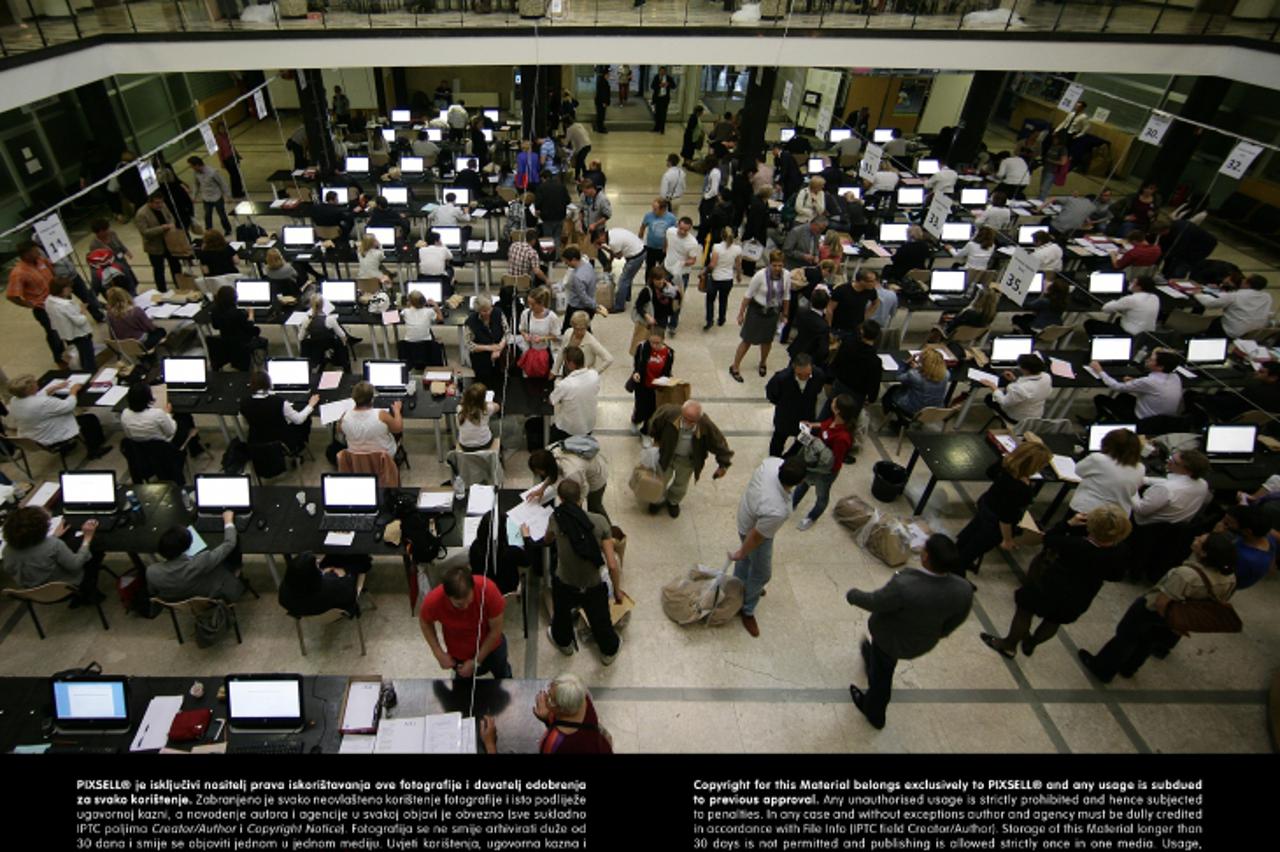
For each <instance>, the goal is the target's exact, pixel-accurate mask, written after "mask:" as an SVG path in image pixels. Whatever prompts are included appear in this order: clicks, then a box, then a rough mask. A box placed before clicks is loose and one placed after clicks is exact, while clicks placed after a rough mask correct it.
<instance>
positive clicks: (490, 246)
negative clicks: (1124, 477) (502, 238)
mask: <svg viewBox="0 0 1280 852" xmlns="http://www.w3.org/2000/svg"><path fill="white" fill-rule="evenodd" d="M480 250H481V251H482V252H484V253H485V254H493V253H495V252H496V251H497V250H498V241H497V240H485V241H484V244H483V245H482V246H481V247H480Z"/></svg>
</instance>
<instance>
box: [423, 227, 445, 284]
mask: <svg viewBox="0 0 1280 852" xmlns="http://www.w3.org/2000/svg"><path fill="white" fill-rule="evenodd" d="M418 272H420V273H422V274H423V275H425V276H428V277H432V278H437V277H444V278H449V279H452V278H453V252H451V251H449V250H448V249H447V248H445V247H444V246H442V245H441V244H440V235H439V234H438V233H436V232H435V231H427V239H426V241H425V242H424V241H423V240H418Z"/></svg>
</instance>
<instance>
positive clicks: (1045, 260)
mask: <svg viewBox="0 0 1280 852" xmlns="http://www.w3.org/2000/svg"><path fill="white" fill-rule="evenodd" d="M1031 240H1032V244H1033V245H1034V246H1035V248H1033V249H1032V250H1031V256H1032V257H1033V258H1035V261H1036V265H1037V266H1038V267H1039V269H1040V271H1041V272H1061V271H1062V246H1060V245H1058V244H1057V243H1055V242H1054V241H1053V237H1051V236H1049V232H1048V231H1036V234H1035V236H1034V237H1032V238H1031Z"/></svg>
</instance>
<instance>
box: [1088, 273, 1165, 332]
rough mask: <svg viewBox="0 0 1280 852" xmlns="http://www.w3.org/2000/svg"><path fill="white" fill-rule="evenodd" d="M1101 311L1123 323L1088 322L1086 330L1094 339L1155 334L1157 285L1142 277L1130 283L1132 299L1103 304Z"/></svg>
mask: <svg viewBox="0 0 1280 852" xmlns="http://www.w3.org/2000/svg"><path fill="white" fill-rule="evenodd" d="M1098 309H1099V310H1100V311H1102V312H1103V313H1104V314H1119V315H1120V319H1119V321H1118V322H1106V321H1105V320H1094V319H1091V320H1085V324H1084V330H1085V331H1086V332H1088V333H1089V334H1090V335H1091V336H1093V335H1099V334H1102V335H1106V334H1128V335H1131V336H1132V335H1138V334H1144V333H1149V332H1152V331H1155V330H1156V324H1157V323H1158V322H1159V318H1160V297H1159V296H1157V295H1156V294H1155V282H1154V281H1153V280H1152V279H1151V278H1150V277H1148V276H1143V277H1141V278H1135V279H1133V280H1132V281H1130V282H1129V295H1127V296H1121V297H1120V298H1119V299H1113V300H1111V301H1110V302H1104V303H1103V304H1102V305H1101V306H1100V307H1099V308H1098Z"/></svg>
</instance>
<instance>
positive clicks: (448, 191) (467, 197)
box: [440, 186, 471, 207]
mask: <svg viewBox="0 0 1280 852" xmlns="http://www.w3.org/2000/svg"><path fill="white" fill-rule="evenodd" d="M450 195H452V196H453V203H454V204H456V205H458V206H459V207H466V206H467V205H468V204H470V203H471V190H469V189H466V188H465V187H461V186H446V187H445V188H444V189H442V190H441V191H440V197H441V198H448V197H449V196H450Z"/></svg>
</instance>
